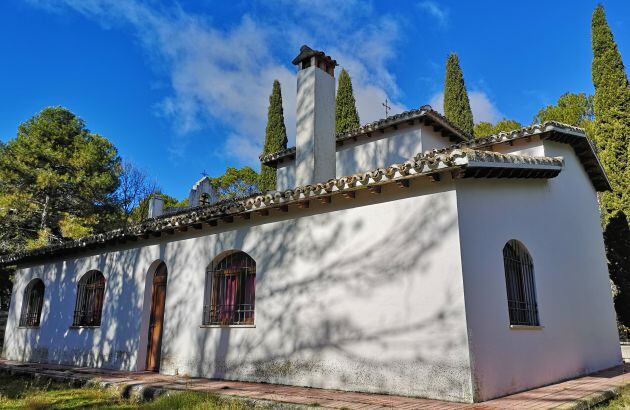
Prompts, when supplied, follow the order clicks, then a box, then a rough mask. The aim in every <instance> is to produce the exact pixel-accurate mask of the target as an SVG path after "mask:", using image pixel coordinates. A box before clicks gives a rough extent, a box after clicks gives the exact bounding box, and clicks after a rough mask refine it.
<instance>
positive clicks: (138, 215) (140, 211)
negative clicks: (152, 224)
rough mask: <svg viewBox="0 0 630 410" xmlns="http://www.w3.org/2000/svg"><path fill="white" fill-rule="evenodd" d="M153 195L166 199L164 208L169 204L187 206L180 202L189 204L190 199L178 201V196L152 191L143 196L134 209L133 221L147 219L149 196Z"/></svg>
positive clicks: (132, 212) (131, 218)
mask: <svg viewBox="0 0 630 410" xmlns="http://www.w3.org/2000/svg"><path fill="white" fill-rule="evenodd" d="M153 195H159V196H161V197H162V199H163V200H164V208H167V207H169V206H185V205H180V203H182V202H184V201H185V203H186V204H188V199H185V200H184V201H177V198H173V197H172V196H169V195H166V194H163V193H161V192H155V193H150V194H147V195H146V196H145V197H144V198H142V199H141V200H140V202H138V205H136V206H135V207H134V208H133V209H132V211H131V214H130V216H129V219H130V221H131V222H135V223H137V222H140V221H142V220H143V219H146V218H147V217H148V216H149V198H150V197H151V196H153Z"/></svg>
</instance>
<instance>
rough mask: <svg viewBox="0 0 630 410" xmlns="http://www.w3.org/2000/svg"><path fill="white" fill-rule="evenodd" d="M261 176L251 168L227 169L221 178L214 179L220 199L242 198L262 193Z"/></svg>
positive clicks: (213, 182) (213, 183)
mask: <svg viewBox="0 0 630 410" xmlns="http://www.w3.org/2000/svg"><path fill="white" fill-rule="evenodd" d="M259 180H260V175H258V173H256V171H254V170H253V169H251V168H250V167H243V168H241V169H237V168H233V167H227V168H226V169H225V173H224V174H223V175H221V176H220V177H216V178H212V185H213V186H214V187H215V188H216V189H217V192H218V193H219V199H230V198H242V197H246V196H250V195H253V194H255V193H258V192H260V188H259V186H258V184H259Z"/></svg>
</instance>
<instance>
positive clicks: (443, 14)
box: [418, 0, 448, 27]
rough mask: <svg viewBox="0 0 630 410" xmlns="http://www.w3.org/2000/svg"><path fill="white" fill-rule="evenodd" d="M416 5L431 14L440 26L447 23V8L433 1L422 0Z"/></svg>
mask: <svg viewBox="0 0 630 410" xmlns="http://www.w3.org/2000/svg"><path fill="white" fill-rule="evenodd" d="M418 7H419V8H420V9H422V10H424V11H426V12H427V13H428V14H430V15H431V16H433V17H434V18H435V19H436V20H437V22H438V23H439V24H440V25H441V26H442V27H445V26H447V25H448V10H447V9H446V8H444V7H442V6H440V5H439V4H438V3H436V2H435V1H430V0H427V1H423V2H422V3H418Z"/></svg>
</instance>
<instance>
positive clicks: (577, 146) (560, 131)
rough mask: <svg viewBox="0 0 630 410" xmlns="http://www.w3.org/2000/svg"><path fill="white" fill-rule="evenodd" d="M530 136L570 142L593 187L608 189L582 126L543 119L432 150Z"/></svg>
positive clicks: (465, 146)
mask: <svg viewBox="0 0 630 410" xmlns="http://www.w3.org/2000/svg"><path fill="white" fill-rule="evenodd" d="M533 136H540V138H542V139H545V140H549V141H558V142H562V143H565V144H569V145H571V147H572V148H573V150H574V151H575V154H576V155H577V157H578V158H579V160H580V162H581V163H582V166H583V167H584V169H585V171H586V173H587V174H588V176H589V178H590V180H591V182H592V183H593V186H594V187H595V189H596V190H597V191H607V190H610V189H611V188H610V182H609V181H608V177H607V176H606V172H605V171H604V168H603V167H602V165H601V163H600V161H599V158H598V157H597V154H596V149H595V146H594V145H593V142H592V141H591V140H590V139H589V138H588V136H587V135H586V131H584V130H583V129H582V128H578V127H574V126H572V125H568V124H563V123H561V122H557V121H546V122H544V123H542V124H534V125H529V126H526V127H523V128H519V129H516V130H513V131H508V132H500V133H498V134H494V135H490V136H488V137H483V138H477V139H473V140H469V141H462V142H459V143H457V144H453V145H451V146H448V147H446V148H442V149H440V150H436V151H435V152H448V151H452V150H454V149H461V148H471V149H481V148H485V147H488V146H491V145H495V144H500V143H506V142H507V143H510V142H512V141H516V140H519V139H522V138H531V137H533Z"/></svg>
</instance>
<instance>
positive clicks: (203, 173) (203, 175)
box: [201, 169, 208, 177]
mask: <svg viewBox="0 0 630 410" xmlns="http://www.w3.org/2000/svg"><path fill="white" fill-rule="evenodd" d="M201 176H202V177H207V176H208V173H207V172H206V170H205V169H204V170H203V171H201Z"/></svg>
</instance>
